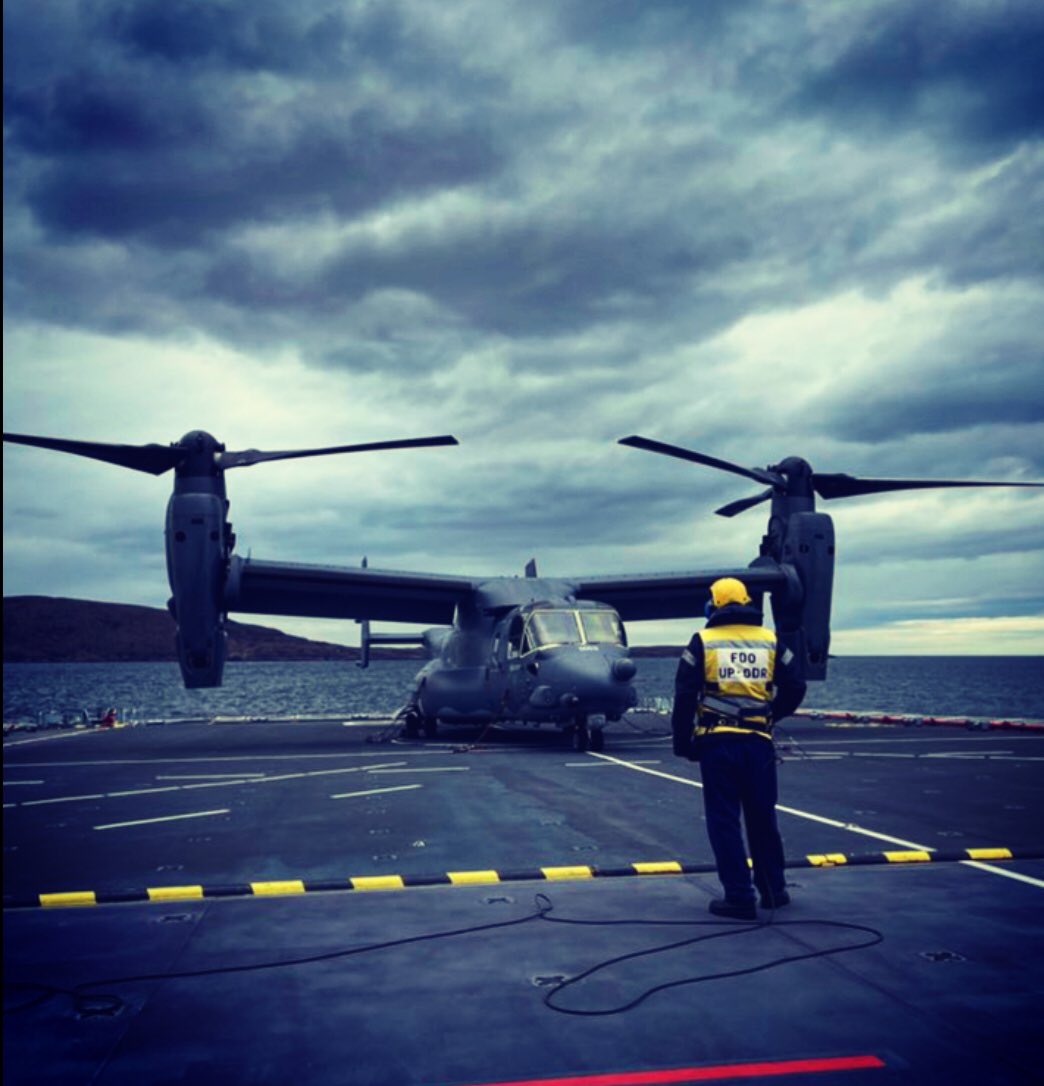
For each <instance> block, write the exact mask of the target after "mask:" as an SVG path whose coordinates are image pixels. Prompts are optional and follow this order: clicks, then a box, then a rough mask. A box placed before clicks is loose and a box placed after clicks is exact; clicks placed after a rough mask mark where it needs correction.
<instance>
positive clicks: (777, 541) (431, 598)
mask: <svg viewBox="0 0 1044 1086" xmlns="http://www.w3.org/2000/svg"><path fill="white" fill-rule="evenodd" d="M4 441H10V442H15V443H18V444H22V445H33V446H37V447H41V448H47V449H55V450H58V451H60V452H66V453H71V454H73V455H77V456H84V457H88V458H90V459H95V460H102V461H105V462H107V463H112V464H116V465H119V466H121V467H126V468H131V469H133V470H136V471H143V472H148V473H150V474H153V475H162V474H164V473H165V472H167V471H170V470H173V471H174V492H173V494H172V496H171V498H170V501H169V503H168V506H167V519H166V553H167V573H168V579H169V581H170V588H171V593H172V595H171V599H170V601H169V608H170V611H171V613H172V615H173V616H174V619H175V622H176V638H175V639H176V643H177V650H178V659H179V662H180V665H181V672H182V676H183V678H184V682H185V685H186V686H187V687H208V686H219V685H220V684H221V677H222V672H223V667H224V661H225V639H226V635H225V621H226V618H227V616H228V614H229V613H230V612H239V613H245V614H261V615H294V616H303V617H310V618H344V619H355V620H357V621H359V622H361V623H362V650H361V659H360V664H361V665H362V666H366V665H367V664H368V662H369V654H370V647H371V645H373V644H382V643H406V642H416V641H419V642H420V643H422V644H423V645H425V647H426V648H427V650H428V654H429V656H430V657H431V659H430V660H429V662H428V663H427V664H426V665H425V666H424V667H423V668H422V669H421V671H420V673H419V674H418V676H417V683H416V687H415V689H414V691H413V693H412V695H411V698H410V702H409V705H408V708H407V711H406V713H405V731H406V733H407V734H408V735H410V736H417V735H420V734H423V735H425V736H433V735H434V734H435V732H436V728H437V726H438V723H439V722H442V723H445V724H472V725H474V724H485V723H495V722H498V721H519V722H526V723H537V724H540V723H550V724H553V725H556V726H558V727H559V728H561V729H563V730H567V731H569V732H570V733H571V734H572V736H573V740H574V745H575V746H576V747H577V749H580V750H585V749H588V748H589V747H590V748H591V749H594V750H599V749H601V747H602V745H603V741H604V736H603V732H602V728H603V727H604V724H605V722H606V721H614V720H619V719H620V717H621V716H622V715H623V714H624V713H625V712H626V711H627V710H628V709H629V708H631V707H632V706H633V705H634V704H635V703H636V700H637V695H636V692H635V688H634V684H633V679H634V676H635V673H636V667H635V664H634V662H633V660H631V659H630V657H629V656H628V652H627V642H626V635H625V632H624V626H623V622H624V621H627V622H633V621H642V620H648V619H673V618H694V617H698V616H702V614H703V612H704V607H705V605H706V601H707V599H708V589H709V587H710V585H711V584H712V583H713V582H714V581H715V580H717V579H718V578H719V577H727V576H733V577H740V578H742V579H743V581H744V583H745V584H746V585H747V588H748V591H749V592H750V593H751V595H752V597H753V598H754V600H755V602H756V603H757V604H758V605H759V606H760V605H762V604H763V601H764V597H765V595H766V594H767V595H768V596H769V599H770V601H771V606H772V615H773V619H774V622H775V627H776V634H777V638H778V641H779V644H780V650H781V651H785V650H789V651H790V652H791V653H792V654H793V657H794V660H795V661H796V667H797V670H798V672H799V673H800V674H801V676H802V677H803V678H804V679H805V680H820V679H825V678H826V671H827V660H828V653H829V647H830V606H831V594H832V587H833V570H834V529H833V522H832V521H831V519H830V517H829V516H828V515H826V514H824V513H818V512H816V510H815V496H816V495H817V494H818V495H819V496H820V497H821V498H824V499H833V498H843V497H852V496H856V495H860V494H872V493H881V492H885V491H892V490H910V489H923V488H928V487H969V486H1042V485H1044V484H1041V483H1003V482H999V483H995V482H978V481H971V480H964V481H954V480H927V479H858V478H855V477H853V476H850V475H843V474H834V475H828V474H823V473H814V472H813V471H812V469H811V467H810V466H809V464H808V463H807V462H806V461H804V460H802V459H800V458H798V457H790V458H788V459H786V460H784V461H782V462H781V463H779V464H777V465H774V466H771V467H768V468H744V467H740V466H739V465H737V464H732V463H730V462H728V461H725V460H720V459H717V458H715V457H711V456H707V455H706V454H703V453H697V452H693V451H691V450H688V449H683V448H681V447H679V446H675V445H668V444H665V443H663V442H659V441H653V440H650V439H648V438H642V437H638V436H632V437H628V438H623V439H622V440H621V441H620V444H622V445H627V446H631V447H633V448H638V449H644V450H647V451H650V452H656V453H660V454H663V455H667V456H672V457H677V458H680V459H683V460H688V461H691V462H694V463H698V464H702V465H704V466H707V467H712V468H716V469H719V470H722V471H727V472H731V473H733V474H736V475H741V476H744V477H746V478H749V479H752V480H755V481H757V482H760V483H762V484H763V485H766V486H767V489H766V490H765V491H763V492H762V493H760V494H758V495H756V496H755V497H752V498H744V499H741V500H740V501H737V502H732V503H730V504H729V505H726V506H723V507H722V508H721V509H718V510H717V512H718V513H719V514H720V515H722V516H734V515H736V514H737V513H740V512H743V511H744V510H745V509H749V508H751V507H752V506H754V505H756V504H758V503H760V502H762V501H767V500H771V503H772V504H771V514H770V517H769V523H768V529H767V531H766V534H765V535H764V537H763V539H762V542H761V547H760V553H759V554H758V556H757V558H755V559H754V560H753V562H751V563H750V565H749V566H747V567H744V568H731V569H717V570H709V571H708V570H704V571H686V572H678V573H654V574H637V575H629V576H603V577H591V576H579V577H566V578H553V579H552V578H543V577H540V576H538V575H537V570H536V564H535V562H530V564H529V565H528V566H527V568H526V571H525V576H523V577H492V578H483V577H457V576H445V575H440V574H428V573H404V572H396V571H389V570H379V569H371V568H368V567H367V565H366V562H365V560H364V562H363V565H362V566H361V567H357V568H345V567H340V566H318V565H301V564H295V563H286V562H264V561H257V560H255V559H253V558H242V557H240V556H238V555H236V554H234V553H233V552H234V547H235V534H234V533H233V531H232V526H231V524H230V523H229V520H228V509H229V503H228V499H227V497H226V491H225V479H224V475H225V471H226V470H227V469H229V468H237V467H248V466H250V465H253V464H257V463H262V462H265V461H271V460H285V459H295V458H301V457H311V456H324V455H330V454H339V453H349V452H365V451H376V450H385V449H400V448H418V447H430V446H439V445H456V444H457V441H456V439H455V438H453V437H451V436H449V435H442V436H439V437H426V438H411V439H405V440H397V441H384V442H374V443H368V444H361V445H342V446H335V447H330V448H321V449H303V450H296V451H286V452H260V451H258V450H256V449H251V450H246V451H243V452H228V451H226V449H225V446H224V445H222V444H220V443H219V442H218V441H217V440H216V439H215V438H213V437H212V436H211V435H210V434H208V433H205V432H204V431H201V430H196V431H192V432H190V433H188V434H186V435H185V436H184V437H183V438H182V439H181V440H180V441H178V442H175V443H173V444H171V445H167V446H164V445H157V444H149V445H116V444H107V443H102V442H91V441H74V440H68V439H64V438H48V437H36V436H31V435H25V434H8V433H5V434H4ZM373 620H380V621H388V622H408V623H420V624H428V623H430V624H431V625H432V627H436V628H433V629H429V630H426V631H425V632H424V633H423V634H422V635H420V637H419V638H418V637H414V636H409V637H398V636H393V635H387V634H373V633H371V631H370V625H369V624H370V622H371V621H373Z"/></svg>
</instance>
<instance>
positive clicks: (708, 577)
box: [573, 565, 786, 622]
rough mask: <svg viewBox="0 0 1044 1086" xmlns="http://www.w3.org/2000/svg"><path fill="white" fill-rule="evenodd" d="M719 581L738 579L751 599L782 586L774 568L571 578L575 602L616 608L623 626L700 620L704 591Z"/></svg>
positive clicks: (782, 580) (776, 568)
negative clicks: (638, 623)
mask: <svg viewBox="0 0 1044 1086" xmlns="http://www.w3.org/2000/svg"><path fill="white" fill-rule="evenodd" d="M719 577H738V578H739V579H740V580H742V581H743V583H744V584H745V585H746V586H747V589H748V590H749V591H750V593H751V595H755V596H756V595H758V594H759V593H762V592H769V591H771V590H772V589H778V588H780V587H782V586H783V585H784V584H785V583H786V577H785V575H784V573H783V571H782V570H781V569H780V568H779V567H778V566H776V565H771V566H768V565H765V566H752V567H748V568H747V569H739V570H737V569H720V570H700V571H698V572H681V573H639V574H634V575H619V576H607V577H577V578H573V583H574V584H575V586H576V595H577V597H578V598H582V599H588V600H599V601H601V602H602V603H607V604H609V606H610V607H615V608H616V610H617V611H618V612H619V614H620V617H621V618H622V619H623V620H624V622H639V621H641V620H642V619H665V618H702V617H703V608H704V606H705V604H706V602H707V597H708V592H707V590H708V589H709V588H710V586H711V585H712V584H713V583H714V582H715V581H716V580H718V578H719Z"/></svg>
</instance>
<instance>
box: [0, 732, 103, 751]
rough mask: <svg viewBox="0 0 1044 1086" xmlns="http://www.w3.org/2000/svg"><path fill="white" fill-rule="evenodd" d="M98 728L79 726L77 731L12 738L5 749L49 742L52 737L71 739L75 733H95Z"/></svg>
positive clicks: (5, 745)
mask: <svg viewBox="0 0 1044 1086" xmlns="http://www.w3.org/2000/svg"><path fill="white" fill-rule="evenodd" d="M99 730H100V729H98V728H89V729H88V728H78V729H76V731H71V732H59V733H58V734H57V735H35V736H33V738H32V739H11V740H9V741H8V742H7V743H5V744H4V750H7V749H9V748H10V747H25V746H28V745H29V744H30V743H47V742H49V741H50V740H52V739H71V738H72V737H73V736H74V735H94V734H96V733H97V732H98V731H99Z"/></svg>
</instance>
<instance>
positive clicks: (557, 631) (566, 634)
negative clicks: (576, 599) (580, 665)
mask: <svg viewBox="0 0 1044 1086" xmlns="http://www.w3.org/2000/svg"><path fill="white" fill-rule="evenodd" d="M526 634H527V636H528V638H529V642H530V646H531V647H532V648H534V649H538V648H540V647H541V646H546V645H574V644H578V643H579V641H580V627H579V626H578V625H577V621H576V612H575V611H534V612H533V614H532V615H530V616H529V625H528V626H527V628H526Z"/></svg>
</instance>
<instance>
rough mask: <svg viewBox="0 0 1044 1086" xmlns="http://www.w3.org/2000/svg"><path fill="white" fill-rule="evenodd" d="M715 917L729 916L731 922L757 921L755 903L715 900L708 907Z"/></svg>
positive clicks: (719, 898) (723, 899)
mask: <svg viewBox="0 0 1044 1086" xmlns="http://www.w3.org/2000/svg"><path fill="white" fill-rule="evenodd" d="M708 908H709V909H710V911H711V912H712V913H714V915H715V916H727V917H728V918H729V919H730V920H757V918H758V912H757V909H755V908H754V902H753V901H751V902H748V903H744V902H742V901H729V899H728V898H727V897H718V898H715V899H714V900H713V901H712V902H711V903H710V905H709V906H708Z"/></svg>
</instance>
